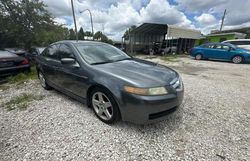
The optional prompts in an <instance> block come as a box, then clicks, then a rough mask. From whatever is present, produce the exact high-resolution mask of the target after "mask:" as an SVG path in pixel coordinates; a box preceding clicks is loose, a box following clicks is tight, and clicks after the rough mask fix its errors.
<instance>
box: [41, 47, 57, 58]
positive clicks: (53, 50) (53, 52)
mask: <svg viewBox="0 0 250 161" xmlns="http://www.w3.org/2000/svg"><path fill="white" fill-rule="evenodd" d="M42 55H43V56H46V57H49V58H52V59H58V48H57V46H56V45H51V46H49V47H48V48H47V49H46V50H45V51H44V52H43V53H42Z"/></svg>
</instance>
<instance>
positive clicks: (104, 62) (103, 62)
mask: <svg viewBox="0 0 250 161" xmlns="http://www.w3.org/2000/svg"><path fill="white" fill-rule="evenodd" d="M106 63H112V61H102V62H96V63H91V64H90V65H98V64H106Z"/></svg>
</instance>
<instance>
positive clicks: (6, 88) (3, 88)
mask: <svg viewBox="0 0 250 161" xmlns="http://www.w3.org/2000/svg"><path fill="white" fill-rule="evenodd" d="M9 88H10V86H7V85H0V91H5V90H8V89H9Z"/></svg>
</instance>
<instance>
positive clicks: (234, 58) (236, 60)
mask: <svg viewBox="0 0 250 161" xmlns="http://www.w3.org/2000/svg"><path fill="white" fill-rule="evenodd" d="M243 61H244V59H243V58H242V57H241V56H239V55H237V56H234V57H233V59H232V62H233V63H235V64H240V63H242V62H243Z"/></svg>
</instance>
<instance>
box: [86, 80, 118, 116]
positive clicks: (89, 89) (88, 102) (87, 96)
mask: <svg viewBox="0 0 250 161" xmlns="http://www.w3.org/2000/svg"><path fill="white" fill-rule="evenodd" d="M96 88H102V89H104V90H105V91H107V92H108V93H110V94H111V95H112V97H113V99H114V100H115V103H116V105H117V107H118V112H119V117H120V118H122V114H121V108H120V105H119V101H118V100H117V97H116V96H115V94H114V93H113V92H111V90H109V89H108V88H107V87H105V86H104V85H101V84H93V85H91V86H90V87H89V88H88V90H87V93H86V104H87V106H88V107H90V105H91V98H90V96H91V92H92V91H93V90H94V89H96Z"/></svg>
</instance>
